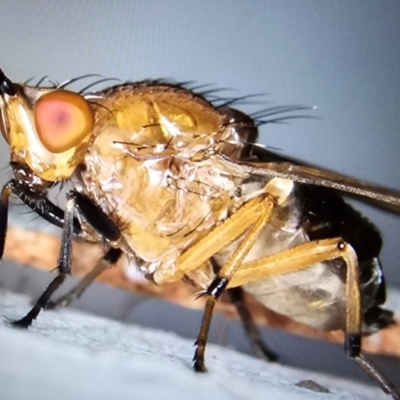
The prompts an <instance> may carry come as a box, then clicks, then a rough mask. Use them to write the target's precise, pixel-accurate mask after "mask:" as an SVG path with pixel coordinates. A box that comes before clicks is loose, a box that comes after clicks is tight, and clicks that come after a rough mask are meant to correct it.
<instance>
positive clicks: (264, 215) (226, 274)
mask: <svg viewBox="0 0 400 400" xmlns="http://www.w3.org/2000/svg"><path fill="white" fill-rule="evenodd" d="M275 205H276V201H275V199H274V198H273V197H272V196H269V195H265V198H264V199H263V202H262V203H261V206H262V208H261V212H260V214H259V218H258V220H257V221H256V222H255V223H254V225H253V226H252V227H251V228H250V229H249V231H248V232H247V234H246V235H245V237H244V239H243V241H242V242H241V243H240V244H239V246H238V247H237V249H236V251H235V252H234V253H233V255H232V256H231V257H230V259H229V260H228V262H227V263H226V264H225V265H224V266H223V267H222V268H221V269H220V270H219V271H218V274H217V276H216V278H215V279H214V280H213V281H212V282H211V284H210V286H209V287H208V288H207V290H206V291H205V292H204V293H203V295H205V296H207V300H206V305H205V310H204V315H203V320H202V322H201V326H200V330H199V334H198V336H197V340H196V342H195V346H196V350H195V353H194V357H193V362H194V363H193V368H194V370H195V371H197V372H204V371H206V367H205V365H204V353H205V348H206V343H207V337H208V332H209V330H210V324H211V317H212V314H213V311H214V307H215V304H216V302H217V300H218V299H219V298H220V297H221V296H222V293H223V292H224V290H225V288H226V287H227V285H228V283H229V281H230V279H231V278H232V277H233V275H234V274H235V271H236V270H237V269H238V268H239V266H240V264H241V263H242V262H243V259H244V258H245V257H246V255H247V254H248V252H249V251H250V250H251V248H252V247H253V245H254V243H255V241H256V240H257V238H258V236H259V234H260V233H261V232H262V231H263V229H264V228H265V227H266V225H267V224H268V222H269V220H270V219H271V215H272V211H273V209H274V207H275ZM238 220H240V219H239V218H238V215H237V214H234V215H233V216H232V217H231V220H230V223H231V224H233V223H234V222H235V221H238ZM228 226H229V225H228ZM212 233H214V231H213V232H212Z"/></svg>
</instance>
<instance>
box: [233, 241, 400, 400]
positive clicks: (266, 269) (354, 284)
mask: <svg viewBox="0 0 400 400" xmlns="http://www.w3.org/2000/svg"><path fill="white" fill-rule="evenodd" d="M334 258H342V259H343V260H344V261H345V263H346V267H347V274H346V294H345V295H346V331H345V334H346V339H345V350H346V353H347V354H348V356H349V357H350V358H351V359H352V360H354V361H355V362H356V363H357V364H358V365H359V366H360V367H361V368H362V369H363V370H364V371H365V372H367V373H368V374H369V375H370V376H371V377H372V379H374V380H375V381H376V382H377V383H378V384H379V385H380V386H381V387H382V389H383V390H384V392H385V393H387V394H390V395H391V396H392V397H393V399H396V400H400V393H399V392H398V391H397V389H396V388H395V387H394V386H393V384H392V383H390V382H389V381H388V380H387V378H386V377H385V376H384V374H383V373H382V372H381V371H380V370H379V369H378V368H376V367H375V366H374V365H373V364H372V363H371V362H370V361H369V360H368V359H367V358H365V356H364V355H363V354H361V294H360V286H359V269H358V261H357V256H356V253H355V251H354V249H353V248H352V247H351V246H350V245H349V244H348V243H346V242H344V241H343V240H342V239H340V238H336V239H325V240H318V241H313V242H309V243H305V244H302V245H299V246H296V247H294V248H292V249H289V250H285V251H282V252H280V253H278V254H274V255H271V256H268V257H265V258H262V259H259V260H256V261H253V262H249V263H245V264H243V265H241V266H240V268H239V269H238V270H237V271H236V273H235V275H234V276H233V277H232V280H231V281H230V282H229V284H228V287H237V286H241V285H244V284H245V283H248V282H251V281H255V280H258V279H261V278H266V277H270V276H274V275H282V274H285V273H289V272H295V271H299V270H301V269H304V268H307V267H309V266H311V265H313V264H315V263H318V262H323V261H327V260H331V259H334Z"/></svg>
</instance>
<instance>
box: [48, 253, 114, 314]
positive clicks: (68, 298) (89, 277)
mask: <svg viewBox="0 0 400 400" xmlns="http://www.w3.org/2000/svg"><path fill="white" fill-rule="evenodd" d="M121 255H122V250H120V249H114V248H110V249H109V250H108V251H107V253H106V254H105V255H104V256H103V257H102V258H101V259H100V260H99V262H98V263H97V264H96V266H95V267H94V268H93V269H92V270H91V271H89V272H88V273H87V274H86V275H85V276H84V277H83V278H82V279H81V280H80V282H79V283H78V284H77V285H76V286H75V287H74V288H73V289H72V290H70V291H69V292H68V293H67V294H66V295H64V296H62V297H60V298H59V299H57V300H54V301H50V302H48V303H47V306H46V309H47V310H53V309H58V308H63V307H67V306H68V305H69V304H70V303H71V302H72V301H74V300H75V299H78V298H79V297H80V296H81V295H82V293H83V292H84V291H85V290H86V289H87V288H88V287H89V286H90V285H91V284H92V283H93V281H94V280H95V279H96V278H97V277H98V276H99V275H100V274H101V273H102V272H103V271H105V270H106V269H108V268H110V267H112V266H113V265H115V264H116V263H117V262H118V260H119V259H120V258H121Z"/></svg>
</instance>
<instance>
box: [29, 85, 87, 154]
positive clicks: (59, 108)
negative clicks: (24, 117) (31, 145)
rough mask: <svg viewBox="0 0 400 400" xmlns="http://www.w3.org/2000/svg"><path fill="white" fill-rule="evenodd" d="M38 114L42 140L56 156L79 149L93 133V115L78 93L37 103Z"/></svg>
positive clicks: (56, 94)
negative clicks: (74, 148) (78, 146)
mask: <svg viewBox="0 0 400 400" xmlns="http://www.w3.org/2000/svg"><path fill="white" fill-rule="evenodd" d="M34 113H35V114H34V115H35V124H36V130H37V133H38V135H39V138H40V140H41V142H42V144H43V145H44V146H45V147H46V149H47V150H49V151H51V152H52V153H62V152H64V151H67V150H69V149H71V148H73V147H75V146H77V145H79V144H80V143H81V142H82V140H83V139H84V138H85V137H86V136H87V135H89V134H90V133H92V131H93V127H94V117H93V111H92V109H91V107H90V105H89V103H88V102H87V101H86V100H85V99H84V98H83V97H82V96H80V95H79V94H77V93H73V92H69V91H67V90H55V91H54V92H49V93H46V94H44V95H43V96H42V97H40V99H39V100H38V101H37V102H36V104H35V109H34Z"/></svg>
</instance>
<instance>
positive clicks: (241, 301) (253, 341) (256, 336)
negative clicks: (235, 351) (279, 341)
mask: <svg viewBox="0 0 400 400" xmlns="http://www.w3.org/2000/svg"><path fill="white" fill-rule="evenodd" d="M227 292H228V295H229V298H230V300H231V302H232V303H233V305H234V306H235V307H236V310H237V312H238V314H239V317H240V319H241V321H242V324H243V327H244V330H245V332H246V334H247V337H248V339H249V342H250V346H251V348H252V350H253V352H254V354H255V355H256V356H257V357H258V358H260V359H262V360H265V361H270V362H272V361H278V356H277V354H275V353H274V352H273V351H272V350H270V349H269V348H268V346H267V345H266V344H265V343H264V341H263V339H262V336H261V332H260V330H259V329H258V327H257V324H256V323H255V322H254V320H253V317H252V316H251V314H250V311H249V309H248V307H247V305H246V302H245V297H244V291H243V289H242V288H241V287H235V288H230V289H228V290H227Z"/></svg>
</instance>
